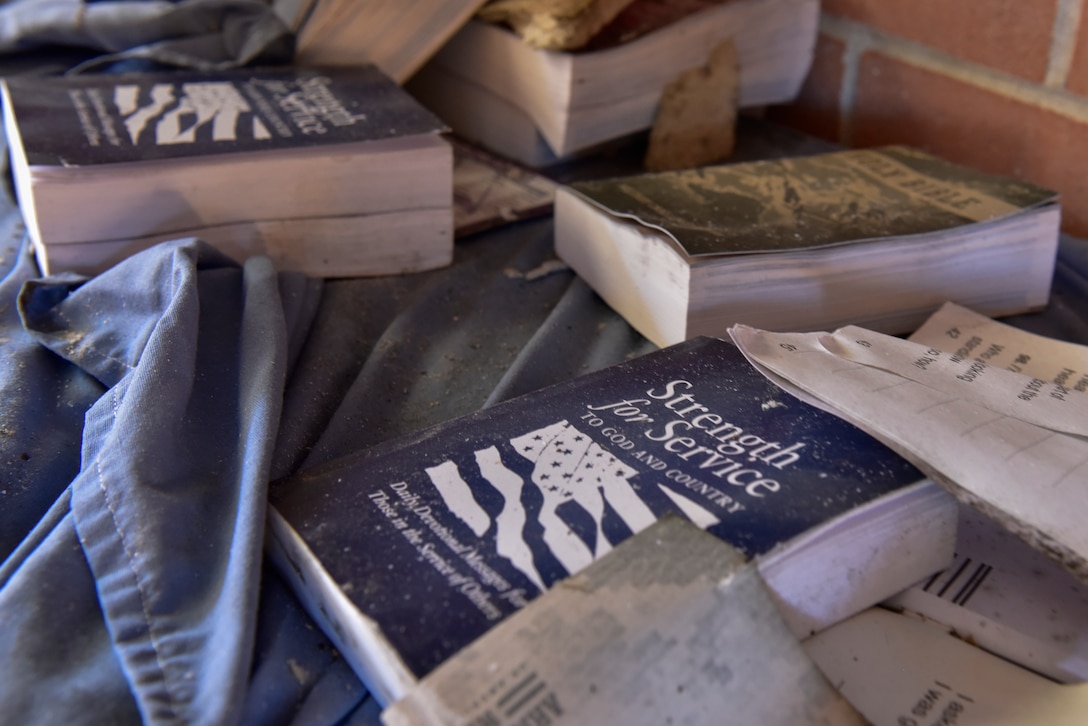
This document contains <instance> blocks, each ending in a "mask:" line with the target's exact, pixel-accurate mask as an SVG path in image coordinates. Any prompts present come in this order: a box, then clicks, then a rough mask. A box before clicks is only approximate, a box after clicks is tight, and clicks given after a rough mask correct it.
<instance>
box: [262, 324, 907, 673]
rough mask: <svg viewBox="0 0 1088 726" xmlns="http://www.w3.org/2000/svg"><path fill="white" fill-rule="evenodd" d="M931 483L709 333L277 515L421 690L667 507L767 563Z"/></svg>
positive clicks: (419, 449) (442, 433) (296, 486)
mask: <svg viewBox="0 0 1088 726" xmlns="http://www.w3.org/2000/svg"><path fill="white" fill-rule="evenodd" d="M919 479H920V477H919V475H918V472H917V470H915V469H914V468H913V467H911V466H909V465H907V464H906V463H905V462H904V461H903V460H902V459H901V458H899V457H898V456H895V455H893V454H891V452H890V451H889V450H888V449H886V448H885V447H884V446H882V445H880V444H878V443H876V442H875V441H874V440H873V439H871V438H869V437H868V436H866V435H863V434H861V432H860V431H858V430H857V429H855V428H854V427H852V426H850V425H848V424H845V423H843V422H842V421H840V420H839V419H838V418H836V417H834V416H831V415H828V414H825V413H823V412H822V411H819V410H817V409H814V408H811V407H809V406H807V405H804V404H801V403H799V402H796V401H793V400H790V399H789V398H785V397H784V394H783V393H782V392H781V391H780V390H779V389H778V388H777V387H776V386H775V385H774V384H772V383H771V382H769V381H767V380H766V379H765V378H764V377H763V376H762V375H761V374H759V373H758V372H757V371H756V370H755V369H754V368H752V367H751V366H750V365H748V364H747V362H746V361H745V360H744V358H743V356H742V355H741V353H740V351H739V350H738V349H737V348H736V347H735V346H733V345H732V344H731V343H728V342H725V341H722V340H719V339H713V338H702V339H697V340H692V341H689V342H687V343H684V344H681V345H678V346H674V347H673V348H670V349H666V350H664V351H660V352H655V353H650V354H648V355H645V356H642V357H640V358H637V359H635V360H632V361H629V362H627V363H624V364H620V365H618V366H613V367H611V368H608V369H605V370H603V371H600V372H598V373H593V374H587V375H584V376H581V377H579V378H576V379H574V380H572V381H570V382H568V383H565V384H561V385H556V386H552V387H550V388H546V389H543V390H540V391H536V392H534V393H531V394H527V395H525V396H522V397H520V398H516V399H512V400H510V401H508V402H506V403H503V404H499V405H496V406H493V407H491V408H487V409H484V410H482V411H480V412H478V413H475V414H472V415H470V416H466V417H462V418H460V419H456V420H454V421H450V422H446V423H444V424H440V425H438V426H436V427H433V428H431V429H427V430H425V431H421V432H419V433H416V434H412V435H409V436H406V437H403V438H401V439H397V440H394V441H390V442H387V443H385V444H381V445H378V446H375V447H373V448H370V449H366V450H362V451H360V452H358V453H356V454H354V455H350V456H347V457H344V458H342V459H339V460H337V461H335V462H331V463H329V464H328V465H327V466H324V467H321V468H317V469H314V470H310V471H306V472H302V473H300V474H299V475H298V476H297V477H294V478H292V479H289V480H286V481H284V482H279V483H277V484H276V485H274V487H273V495H272V503H273V505H274V507H275V508H276V509H277V511H278V512H279V513H280V514H281V515H282V517H283V518H284V519H285V520H286V521H287V522H288V523H289V524H290V525H291V526H292V527H293V528H294V530H295V531H296V532H297V533H298V535H299V536H300V537H301V538H302V540H303V541H304V542H305V543H306V545H307V546H308V548H309V550H310V551H311V552H312V553H313V555H314V556H315V557H316V558H317V559H318V560H320V562H321V564H322V565H323V567H324V569H325V571H327V573H328V575H330V576H331V578H332V581H334V582H335V583H337V584H338V585H339V588H340V589H341V590H342V591H343V592H344V593H345V594H346V596H347V597H348V598H350V599H351V601H352V602H353V603H354V605H355V607H356V608H358V610H359V611H361V612H362V613H363V614H364V615H366V616H368V617H370V618H372V619H373V620H374V621H375V622H376V623H377V626H378V627H379V628H380V630H381V633H382V636H383V637H384V638H385V640H386V641H387V642H388V643H389V644H390V645H391V647H392V648H393V650H395V652H396V653H397V654H398V655H399V657H400V658H401V659H402V660H403V661H404V664H405V665H406V667H407V669H409V670H410V671H411V672H413V673H415V674H416V676H417V677H422V676H424V675H425V674H427V673H428V672H430V671H431V670H433V669H434V668H435V667H436V666H437V665H439V664H440V663H442V662H443V661H445V660H446V659H447V658H449V657H450V656H451V655H453V654H454V653H455V652H457V651H458V650H460V648H462V647H464V646H465V645H467V644H468V643H470V642H472V641H473V640H475V639H476V638H477V637H479V636H480V635H482V634H483V633H485V632H487V630H489V629H490V628H492V627H494V626H495V625H496V624H497V623H498V622H500V621H501V620H503V619H504V618H506V617H507V616H509V615H510V614H512V613H514V612H515V611H517V610H518V609H520V608H521V607H522V606H524V605H525V604H527V603H528V602H529V601H530V600H532V599H533V598H535V597H537V596H538V595H539V594H540V593H542V592H544V591H545V590H546V589H547V588H548V587H550V586H551V585H552V584H554V583H555V582H558V581H559V580H561V579H563V578H565V577H567V576H569V575H571V574H573V573H576V572H579V571H581V570H582V569H584V568H585V567H586V566H588V565H589V564H590V563H591V562H593V561H594V560H595V559H597V558H599V557H600V556H602V555H604V554H606V553H607V552H608V551H610V550H611V549H612V548H613V547H615V546H616V545H618V544H619V543H620V542H622V541H624V540H625V539H627V538H628V537H630V536H631V535H633V534H635V533H637V532H639V531H641V530H643V529H645V528H646V527H648V526H650V525H651V524H653V522H654V521H656V520H657V518H659V517H660V516H663V515H665V514H667V513H673V514H678V515H680V516H683V517H685V518H687V519H689V520H691V521H693V522H695V523H697V524H698V525H699V526H700V527H702V528H705V529H707V530H708V531H710V532H711V533H713V534H715V535H716V536H718V537H720V538H722V539H723V540H725V541H727V542H730V543H731V544H732V545H733V546H735V547H737V548H739V549H740V550H741V551H742V552H744V553H745V554H746V555H758V554H762V553H766V552H768V551H770V550H772V549H774V548H775V547H776V546H777V545H779V544H780V543H782V542H785V541H788V540H791V539H793V538H795V537H797V536H798V535H800V534H802V533H805V532H807V531H809V530H811V529H812V528H813V527H816V526H818V525H820V524H823V523H826V522H828V521H829V520H831V519H833V518H835V517H837V516H839V515H842V514H843V513H846V512H849V511H851V510H853V509H855V508H856V507H859V506H862V505H864V504H866V503H869V502H872V501H874V500H877V499H879V498H881V497H883V496H885V495H887V494H890V493H892V492H897V491H899V490H900V489H902V488H903V487H905V486H909V485H911V484H914V483H915V482H917V481H919ZM299 564H302V563H295V565H296V566H298V565H299ZM904 586H906V585H904Z"/></svg>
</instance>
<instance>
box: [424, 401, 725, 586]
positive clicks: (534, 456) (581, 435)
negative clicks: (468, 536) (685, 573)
mask: <svg viewBox="0 0 1088 726" xmlns="http://www.w3.org/2000/svg"><path fill="white" fill-rule="evenodd" d="M509 443H510V451H513V452H516V453H515V455H516V456H520V457H522V458H524V459H526V460H528V461H529V462H530V463H531V465H532V472H531V474H530V476H529V477H528V479H526V478H525V477H523V475H521V474H519V473H518V472H517V471H515V470H514V469H513V468H511V467H510V466H507V464H506V463H504V461H503V455H504V454H503V452H502V451H501V450H500V447H497V446H491V447H487V448H483V449H479V450H476V451H475V452H474V458H475V469H474V470H473V471H462V470H461V469H460V468H459V467H458V466H457V465H456V464H455V463H454V462H452V461H445V462H443V463H442V464H440V465H438V466H434V467H430V468H428V469H427V470H426V472H427V476H428V477H429V479H430V481H431V483H432V484H433V485H434V487H435V489H436V490H437V492H438V494H439V496H440V497H441V498H442V501H443V502H444V503H445V505H446V507H447V508H448V509H449V511H450V512H451V513H452V514H453V515H454V516H455V517H457V518H458V519H459V520H460V521H461V522H462V523H464V524H465V525H466V526H467V527H469V528H470V529H471V530H472V532H473V533H474V534H475V535H476V536H477V537H479V538H484V537H485V536H487V534H488V532H493V535H492V536H493V537H494V544H495V550H496V552H497V553H498V554H499V556H500V557H502V558H504V559H506V560H507V561H508V562H509V563H510V564H511V565H512V566H513V567H514V568H515V569H516V570H518V571H519V572H521V573H522V574H523V575H525V577H526V578H528V580H529V581H530V582H532V583H533V584H534V585H536V586H537V587H538V588H539V589H540V590H541V591H543V590H545V589H546V584H547V583H546V582H545V578H544V577H543V576H542V574H541V572H540V571H539V569H538V567H537V565H536V563H535V562H534V556H533V549H532V547H530V545H529V543H528V542H527V538H526V526H527V525H528V524H529V523H530V522H531V521H535V523H536V524H538V525H539V526H540V528H541V529H542V531H543V537H542V541H543V545H544V546H545V547H546V548H547V550H548V551H549V552H550V553H551V555H552V556H553V557H554V558H555V559H556V560H557V561H558V562H559V563H560V564H561V565H562V567H563V568H564V569H565V570H566V573H567V574H568V575H570V574H574V573H576V572H578V571H580V570H581V569H582V568H584V567H585V566H587V565H588V564H590V563H591V562H593V561H594V560H595V559H597V558H598V557H600V556H602V555H603V554H605V553H606V552H608V551H609V550H610V549H611V548H612V547H613V546H614V545H616V544H618V542H617V541H613V540H614V539H616V537H615V535H614V534H613V535H612V537H611V538H610V537H609V535H608V533H607V532H606V529H605V527H604V519H605V513H606V506H607V508H608V509H610V510H611V511H612V512H613V513H615V514H616V515H618V517H619V518H620V519H621V520H622V522H623V523H624V525H626V528H627V529H628V530H629V531H630V533H636V532H639V531H641V530H643V529H645V528H646V527H648V526H650V525H651V524H652V523H653V522H655V521H656V520H657V517H658V515H657V514H655V512H654V511H653V510H652V509H651V508H650V506H649V505H648V504H647V503H646V502H645V501H644V500H643V499H642V498H641V497H640V496H639V493H638V492H637V491H636V489H635V487H633V486H632V484H631V479H632V478H633V477H634V476H635V475H636V474H637V473H638V470H637V469H635V468H634V467H632V466H630V465H628V464H626V463H624V462H623V461H621V460H619V459H618V458H617V457H616V456H615V455H614V454H613V453H612V452H611V451H609V450H608V449H607V448H606V447H604V446H602V445H601V444H599V443H597V442H596V441H594V440H593V439H592V438H591V437H590V436H589V435H588V434H586V433H585V432H584V431H581V430H579V429H578V428H577V427H576V426H574V425H572V424H570V423H569V422H568V421H565V420H564V421H559V422H558V423H554V424H551V425H549V426H545V427H543V428H540V429H537V430H535V431H531V432H529V433H527V434H524V435H521V436H517V437H514V438H512V439H510V440H509ZM506 455H507V456H510V454H509V453H507V454H506ZM519 468H520V467H519ZM479 487H489V488H490V489H493V490H494V492H497V493H498V494H499V495H500V497H501V500H502V507H501V510H500V511H499V513H498V514H497V515H496V516H494V517H492V516H491V515H490V514H488V512H487V511H486V510H485V508H484V507H483V506H481V504H480V500H481V497H478V496H477V494H481V495H483V494H485V492H484V491H483V490H482V489H479ZM526 487H534V488H535V489H536V490H537V491H538V492H539V494H540V496H541V497H542V499H543V503H542V505H541V506H540V507H539V509H538V510H536V512H535V515H530V513H529V511H528V510H527V509H526V508H525V506H524V504H523V496H522V495H523V493H524V490H525V488H526ZM658 488H659V489H660V490H661V491H662V492H664V493H665V494H666V496H667V497H668V499H669V501H671V502H672V503H673V504H674V505H675V507H676V509H678V510H680V511H681V512H682V513H683V514H684V515H685V516H687V517H688V518H689V519H691V520H692V521H693V522H695V523H696V524H697V525H699V526H701V527H704V528H705V527H707V526H711V525H713V524H716V523H718V521H719V520H718V518H717V517H715V516H714V515H713V514H712V513H711V512H709V511H708V510H707V509H705V508H704V507H703V506H701V505H700V504H698V503H697V502H695V501H692V500H691V499H689V498H687V497H685V496H683V495H681V494H679V493H677V492H675V491H673V490H671V489H668V488H666V487H664V486H661V485H660V484H659V485H658ZM486 493H487V494H491V492H486ZM571 506H574V507H577V509H578V510H579V511H580V512H581V513H584V514H585V515H588V517H589V519H590V520H591V521H592V522H593V523H594V526H595V529H596V531H595V533H594V534H593V536H591V537H587V536H585V534H579V533H578V531H577V530H576V529H575V528H573V527H571V526H570V524H569V523H568V521H567V520H566V519H565V518H564V517H563V516H561V512H560V508H561V507H562V508H569V507H571Z"/></svg>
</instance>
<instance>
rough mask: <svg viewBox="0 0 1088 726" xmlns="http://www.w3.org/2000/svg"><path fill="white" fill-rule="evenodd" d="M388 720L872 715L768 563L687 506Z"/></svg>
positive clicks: (802, 720)
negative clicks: (773, 585)
mask: <svg viewBox="0 0 1088 726" xmlns="http://www.w3.org/2000/svg"><path fill="white" fill-rule="evenodd" d="M382 721H383V722H384V723H385V724H386V725H387V726H427V725H429V724H436V723H441V724H499V723H508V724H523V723H524V724H571V725H573V724H595V723H622V724H630V725H632V726H634V725H636V724H647V725H649V724H669V723H676V724H680V723H692V724H700V723H752V724H798V725H802V724H825V725H826V726H832V725H835V726H845V725H846V724H859V725H860V724H863V723H866V722H865V720H864V719H863V718H862V717H861V716H860V714H858V713H857V711H855V710H854V708H853V707H852V706H850V704H849V703H848V702H847V701H846V700H845V699H844V698H843V697H842V696H841V695H840V694H839V693H838V692H837V691H836V690H835V688H834V687H833V686H832V685H831V683H829V682H828V680H827V679H826V678H825V677H824V675H823V674H822V673H821V672H820V670H819V669H818V668H817V667H816V666H815V665H814V664H813V662H812V661H811V660H810V659H809V657H808V655H807V654H806V653H805V651H804V650H803V648H802V646H801V644H800V642H799V641H798V640H797V638H796V637H794V635H793V633H791V632H790V630H789V629H788V628H787V627H786V625H785V623H784V622H783V621H782V617H781V615H779V613H778V611H777V609H776V608H775V605H774V602H773V601H772V600H771V596H770V593H769V592H768V591H767V588H766V586H765V585H764V584H763V582H762V581H761V579H760V577H759V573H758V572H757V571H756V567H755V564H754V563H752V562H751V561H750V560H747V559H746V558H745V557H744V556H743V555H742V554H741V553H740V551H739V550H737V549H736V548H734V547H732V546H730V545H729V544H727V543H725V542H723V541H722V540H720V539H718V538H716V537H714V536H713V535H710V534H708V533H706V532H703V531H701V530H699V529H698V528H697V527H695V526H694V525H692V524H690V523H688V522H686V521H684V520H682V519H679V518H677V517H665V518H663V519H661V520H660V521H658V522H657V523H656V524H653V525H651V526H650V527H649V528H648V529H645V530H643V531H642V532H640V533H639V534H637V535H635V536H634V537H632V538H631V539H629V540H627V541H625V542H623V543H622V544H620V545H619V546H618V547H616V548H615V549H614V550H612V551H611V552H609V553H608V554H606V555H604V556H603V557H601V559H599V560H597V561H595V562H594V563H593V564H591V565H590V566H589V567H587V568H586V569H585V570H583V571H582V572H580V573H578V574H577V575H574V576H572V577H570V578H567V579H565V580H561V581H560V582H558V583H556V585H555V586H554V587H553V588H551V589H550V590H549V591H548V592H546V593H544V594H543V595H541V596H540V597H539V598H537V599H536V600H534V601H533V602H531V603H529V605H528V606H527V607H525V608H523V609H522V610H520V611H518V612H517V613H514V614H513V615H512V616H511V617H509V618H508V619H506V620H504V621H503V622H501V623H499V624H498V625H496V626H495V627H494V628H492V629H491V630H489V631H488V632H487V633H486V634H484V635H483V636H481V637H480V638H479V639H477V640H476V641H474V642H473V643H472V644H471V645H469V646H468V647H466V648H465V649H464V650H462V651H461V652H460V653H458V654H457V655H455V656H454V657H453V658H451V659H450V660H448V661H446V662H445V663H443V664H442V665H441V666H439V667H438V668H437V669H436V670H435V671H433V672H432V673H431V674H430V675H428V676H427V677H426V678H424V679H423V681H422V682H421V683H420V685H419V686H418V687H416V688H413V689H412V690H411V691H410V692H409V693H408V694H407V695H406V696H405V697H404V698H402V699H401V700H399V701H397V702H396V703H395V704H393V705H392V706H391V707H390V708H388V709H386V710H385V711H383V712H382Z"/></svg>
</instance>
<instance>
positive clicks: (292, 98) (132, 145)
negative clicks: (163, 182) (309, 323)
mask: <svg viewBox="0 0 1088 726" xmlns="http://www.w3.org/2000/svg"><path fill="white" fill-rule="evenodd" d="M4 84H5V85H6V87H7V94H8V98H9V99H10V104H11V108H12V109H13V110H14V114H15V120H16V123H17V124H18V130H19V139H20V141H21V144H22V147H23V149H25V152H26V157H27V162H28V163H29V165H30V166H31V167H56V168H67V167H81V166H91V165H100V164H111V163H118V162H136V161H145V160H155V159H175V158H187V157H199V156H207V155H213V154H214V155H218V154H230V153H239V152H256V151H270V150H279V149H295V148H306V147H315V146H328V145H333V144H343V143H351V142H359V141H377V140H381V139H389V138H397V137H403V136H410V135H413V134H426V133H437V132H439V131H441V130H443V129H444V128H445V126H444V124H443V123H442V122H441V121H440V120H439V119H438V118H437V117H435V116H434V115H433V114H432V113H430V112H429V111H427V110H426V109H425V108H424V107H423V106H421V105H420V104H419V103H418V102H416V101H415V99H414V98H412V97H411V96H410V95H408V94H407V93H406V92H404V90H403V89H401V88H400V87H399V86H397V85H396V84H395V83H393V81H392V80H390V79H389V78H388V77H387V76H386V75H384V74H383V73H382V72H381V71H379V70H378V69H377V68H375V67H373V66H362V67H358V68H352V69H348V68H338V69H320V70H319V69H292V68H267V69H239V70H227V71H216V72H209V73H201V72H194V71H166V72H160V73H139V74H94V75H85V76H64V77H50V78H36V77H35V78H31V77H9V78H6V79H4ZM9 112H10V110H9Z"/></svg>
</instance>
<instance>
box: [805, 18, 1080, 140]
mask: <svg viewBox="0 0 1088 726" xmlns="http://www.w3.org/2000/svg"><path fill="white" fill-rule="evenodd" d="M821 29H822V30H823V31H824V32H825V33H827V34H828V35H829V36H831V37H833V38H836V39H838V40H840V41H841V42H843V43H844V44H849V42H850V40H851V37H852V36H860V37H861V38H864V41H863V42H864V43H865V44H866V45H865V48H866V49H871V50H878V51H879V52H880V53H882V54H884V55H887V56H889V57H891V58H894V59H895V60H898V61H902V62H903V63H907V64H909V65H913V66H915V67H918V68H922V69H924V70H928V71H931V72H934V73H938V74H940V75H943V76H947V77H949V78H952V79H954V80H957V81H960V82H961V83H965V84H968V85H972V86H976V87H979V88H984V89H987V90H990V91H993V92H995V93H997V94H999V95H1002V96H1005V97H1007V98H1010V99H1012V100H1015V101H1020V102H1021V103H1025V104H1027V105H1030V106H1035V107H1037V108H1042V109H1044V110H1047V111H1051V112H1053V113H1056V114H1058V115H1061V116H1065V117H1067V118H1069V119H1072V120H1074V121H1076V122H1078V123H1088V99H1086V98H1083V97H1081V96H1077V95H1075V94H1072V93H1070V92H1069V91H1066V90H1064V89H1061V88H1048V87H1045V86H1042V85H1041V84H1036V83H1032V82H1031V81H1028V80H1026V79H1023V78H1018V77H1016V76H1012V75H1010V74H1007V73H1003V72H1001V71H996V70H994V69H992V68H988V67H986V66H983V65H979V64H978V63H972V62H971V61H966V60H961V59H959V58H954V57H953V56H950V55H948V54H946V53H942V52H940V51H937V50H934V49H933V48H929V47H927V46H925V45H922V44H920V43H916V42H914V41H909V40H904V39H903V38H897V37H895V36H893V35H889V34H888V33H884V32H882V31H879V30H875V29H873V28H870V27H868V26H866V25H863V24H861V23H858V22H855V21H852V20H844V19H843V18H837V17H833V16H826V15H825V16H824V18H823V19H822V21H821ZM852 102H856V99H854V101H852Z"/></svg>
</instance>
